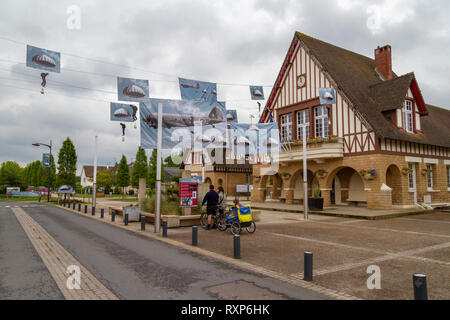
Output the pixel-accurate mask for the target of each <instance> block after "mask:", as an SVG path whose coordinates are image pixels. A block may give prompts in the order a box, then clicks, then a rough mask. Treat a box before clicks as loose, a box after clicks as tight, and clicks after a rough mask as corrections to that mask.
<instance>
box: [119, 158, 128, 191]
mask: <svg viewBox="0 0 450 320" xmlns="http://www.w3.org/2000/svg"><path fill="white" fill-rule="evenodd" d="M116 183H117V186H118V187H121V188H122V194H124V189H125V187H128V186H129V185H130V169H129V168H128V163H127V158H126V157H125V155H122V159H121V160H120V163H119V167H118V168H117V178H116Z"/></svg>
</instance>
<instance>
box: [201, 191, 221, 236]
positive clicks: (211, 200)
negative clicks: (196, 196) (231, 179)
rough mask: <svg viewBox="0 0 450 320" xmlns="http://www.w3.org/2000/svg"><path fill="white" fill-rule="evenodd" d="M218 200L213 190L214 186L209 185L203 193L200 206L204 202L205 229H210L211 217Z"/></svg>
mask: <svg viewBox="0 0 450 320" xmlns="http://www.w3.org/2000/svg"><path fill="white" fill-rule="evenodd" d="M218 201H219V195H218V194H217V192H215V191H214V186H213V185H210V186H209V191H208V192H207V193H206V194H205V197H204V198H203V201H202V203H201V205H202V206H204V205H205V203H206V213H207V215H208V226H207V229H211V218H212V216H215V215H216V211H217V203H218Z"/></svg>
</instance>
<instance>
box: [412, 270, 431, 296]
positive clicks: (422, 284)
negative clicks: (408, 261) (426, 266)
mask: <svg viewBox="0 0 450 320" xmlns="http://www.w3.org/2000/svg"><path fill="white" fill-rule="evenodd" d="M413 286H414V300H428V292H427V291H428V290H427V276H426V275H424V274H420V273H416V274H413Z"/></svg>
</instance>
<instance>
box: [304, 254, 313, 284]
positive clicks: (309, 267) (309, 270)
mask: <svg viewBox="0 0 450 320" xmlns="http://www.w3.org/2000/svg"><path fill="white" fill-rule="evenodd" d="M303 257H304V260H305V261H304V262H305V270H304V275H303V280H305V281H312V280H313V254H312V252H305V253H304V255H303Z"/></svg>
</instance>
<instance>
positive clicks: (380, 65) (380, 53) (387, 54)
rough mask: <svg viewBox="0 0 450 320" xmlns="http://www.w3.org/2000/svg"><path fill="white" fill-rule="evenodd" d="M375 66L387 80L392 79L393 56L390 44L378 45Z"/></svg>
mask: <svg viewBox="0 0 450 320" xmlns="http://www.w3.org/2000/svg"><path fill="white" fill-rule="evenodd" d="M375 68H376V69H377V71H378V73H379V74H380V75H381V76H382V77H383V78H384V79H385V80H390V79H392V57H391V46H390V45H386V46H384V47H381V48H380V46H378V47H377V48H376V49H375Z"/></svg>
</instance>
